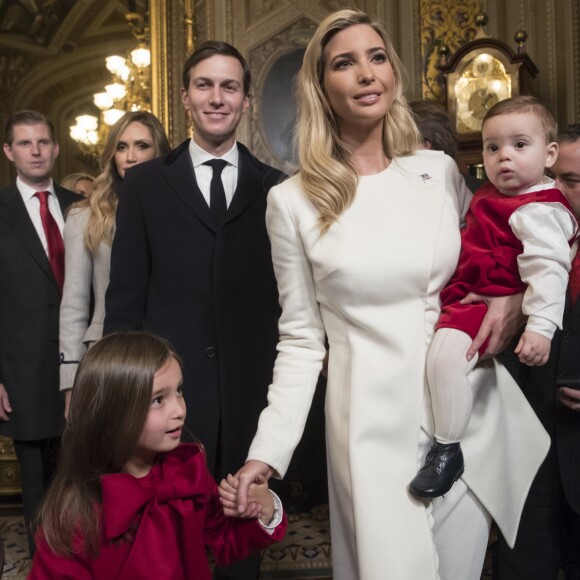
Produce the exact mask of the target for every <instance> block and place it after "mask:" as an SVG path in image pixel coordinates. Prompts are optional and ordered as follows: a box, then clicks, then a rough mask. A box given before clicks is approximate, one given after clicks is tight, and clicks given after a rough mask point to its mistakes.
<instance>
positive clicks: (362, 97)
mask: <svg viewBox="0 0 580 580" xmlns="http://www.w3.org/2000/svg"><path fill="white" fill-rule="evenodd" d="M402 75H403V69H402V65H401V63H400V60H399V59H398V57H397V55H396V53H395V52H394V49H393V47H392V45H391V43H390V41H389V40H388V38H387V37H386V35H385V33H384V31H383V30H382V28H381V27H380V25H378V24H377V23H376V22H374V21H372V20H371V19H370V18H369V17H368V16H367V15H365V14H364V13H362V12H359V11H355V10H342V11H339V12H337V13H334V14H332V15H330V16H329V17H327V18H326V19H325V20H324V21H323V22H322V23H321V24H320V25H319V27H318V29H317V31H316V32H315V33H314V36H313V38H312V40H311V42H310V44H309V46H308V48H307V50H306V53H305V56H304V63H303V67H302V70H301V72H300V77H299V82H298V94H299V121H298V146H299V159H300V173H299V174H298V175H296V176H294V177H292V178H291V179H289V180H287V181H285V182H284V183H282V184H280V185H278V186H277V187H274V188H272V190H271V191H270V194H269V198H268V211H267V225H268V231H269V234H270V239H271V243H272V256H273V261H274V267H275V272H276V278H277V280H278V286H279V293H280V301H281V305H282V308H283V313H282V317H281V319H280V343H279V345H278V358H277V360H276V365H275V369H274V378H273V384H272V385H271V387H270V390H269V394H268V407H267V408H266V409H265V410H264V411H263V412H262V415H261V417H260V421H259V426H258V432H257V434H256V437H255V439H254V441H253V443H252V446H251V448H250V452H249V456H248V463H246V465H245V466H244V467H243V468H242V469H241V470H240V471H239V472H238V476H239V490H238V496H237V498H236V501H237V506H236V507H237V509H238V510H239V511H242V512H243V511H244V510H245V509H246V507H247V496H246V490H247V486H248V485H249V484H250V482H251V481H253V480H254V479H255V477H256V476H257V474H259V473H261V474H263V475H266V476H271V475H273V474H274V475H276V476H283V475H284V473H285V471H286V469H287V467H288V463H289V461H290V458H291V456H292V453H293V450H294V448H295V446H296V444H297V442H298V441H299V439H300V437H301V434H302V430H303V427H304V423H305V420H306V416H307V413H308V409H309V406H310V403H311V400H312V396H313V392H314V388H315V385H316V379H317V377H318V374H319V372H320V369H321V367H322V362H323V359H324V356H325V335H326V336H327V337H328V343H329V362H328V387H327V396H326V430H327V433H326V435H327V448H328V473H329V492H330V493H329V495H330V518H331V537H332V553H333V573H334V578H335V580H356V579H362V580H380V579H383V578H392V579H396V580H417V579H420V580H435V579H436V578H441V579H442V580H472V579H473V580H476V579H479V578H480V574H481V569H482V566H483V559H484V555H485V549H486V545H487V540H488V534H489V526H490V521H491V517H494V518H495V519H496V521H497V522H498V525H499V526H500V528H501V529H502V531H503V532H504V535H506V537H509V538H510V541H511V542H512V543H513V541H514V539H515V533H516V530H517V526H518V522H519V517H520V513H521V508H522V505H523V502H524V499H525V496H526V494H527V491H528V488H529V485H530V483H531V481H532V479H533V476H534V474H535V472H536V470H537V468H538V467H539V465H540V463H541V462H542V460H543V457H544V455H545V453H546V451H547V448H548V444H549V442H548V437H547V435H546V434H545V432H544V431H543V429H542V427H541V425H540V424H539V422H538V421H537V420H536V418H535V416H534V414H533V412H532V411H531V409H530V408H529V406H528V405H527V403H526V401H525V399H524V398H523V396H522V395H521V393H520V391H519V390H518V388H517V385H516V384H515V383H514V382H513V380H512V379H511V377H510V376H509V374H508V373H507V372H506V371H505V369H504V368H503V367H502V366H501V365H500V364H499V363H496V362H495V361H494V360H488V361H486V362H484V363H481V364H480V365H479V367H478V368H476V370H475V371H473V373H472V387H473V389H474V400H475V401H476V402H475V409H476V410H475V412H474V414H473V416H472V419H471V422H470V426H469V430H468V435H467V437H466V441H465V446H464V448H465V455H469V458H468V459H467V461H466V465H467V467H466V470H465V474H464V476H463V478H462V479H461V480H460V481H458V482H457V483H456V485H455V486H454V487H453V489H452V490H451V492H450V493H449V494H447V495H446V496H445V497H444V498H438V499H436V500H434V501H433V502H429V503H423V502H421V501H419V500H417V499H415V498H413V497H412V496H411V495H410V494H409V492H408V489H407V485H408V482H409V481H410V478H411V479H412V477H413V476H414V474H415V472H416V469H417V467H418V464H419V463H420V462H421V460H422V459H423V458H424V457H425V454H426V452H427V448H428V447H429V445H430V436H431V433H432V417H431V415H430V411H429V404H428V400H427V397H428V393H427V390H426V386H425V355H426V352H427V347H428V344H429V342H430V340H431V337H432V334H433V328H434V325H435V322H436V321H437V317H438V314H439V292H440V290H441V289H442V288H443V286H444V285H445V283H446V281H447V280H448V279H449V278H450V276H451V275H452V274H453V271H454V269H455V266H456V263H457V259H458V256H459V251H460V236H459V227H460V222H461V219H462V216H463V214H464V212H465V211H466V209H467V206H468V203H469V198H470V192H469V191H468V190H467V188H466V186H465V183H464V181H463V179H462V178H461V176H460V175H459V173H458V170H457V166H456V165H455V163H454V162H453V161H452V160H451V159H450V158H449V157H447V156H445V155H444V154H443V153H441V152H432V151H419V150H418V149H419V143H420V136H419V134H418V131H417V129H416V127H415V124H414V122H413V120H412V117H411V115H410V113H409V109H408V106H407V104H406V101H405V99H404V97H403V96H402V93H403V86H402ZM500 300H503V301H504V302H502V303H501V304H500V303H498V302H496V303H495V304H492V305H491V306H490V310H492V309H495V308H497V307H498V306H497V305H498V304H500V305H503V304H505V303H506V302H505V301H506V299H500ZM512 300H513V299H512ZM518 300H521V297H519V299H515V305H514V302H513V301H512V302H510V304H511V305H512V306H511V307H510V308H509V310H511V311H512V312H517V310H518V308H519V302H518ZM488 315H489V316H490V315H491V313H488ZM500 318H501V317H500ZM489 327H490V324H489V320H487V321H486V322H485V323H484V328H485V329H489ZM513 331H515V329H513V330H512V332H513ZM508 334H509V333H508ZM506 338H507V336H506V337H504V340H505V339H506ZM495 344H496V345H497V337H496V338H495ZM478 346H479V345H476V346H475V349H477V347H478ZM472 348H473V347H472ZM232 505H235V504H234V503H233V501H232V502H231V504H230V505H227V506H226V507H229V508H231V507H232ZM506 533H507V534H506Z"/></svg>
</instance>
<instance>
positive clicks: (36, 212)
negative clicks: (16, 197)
mask: <svg viewBox="0 0 580 580" xmlns="http://www.w3.org/2000/svg"><path fill="white" fill-rule="evenodd" d="M16 187H17V188H18V191H19V192H20V195H21V196H22V201H24V205H25V207H26V211H27V212H28V215H29V216H30V221H32V225H33V226H34V229H35V230H36V233H37V234H38V237H39V239H40V241H41V242H42V247H43V248H44V251H45V252H46V255H47V256H48V243H47V241H46V234H45V233H44V228H43V226H42V219H41V218H40V200H39V199H38V197H36V195H35V194H36V192H37V191H48V192H50V195H49V196H48V198H47V199H48V210H49V211H50V213H51V214H52V217H53V218H54V220H55V221H56V223H57V225H58V229H59V230H60V234H61V235H62V231H63V228H64V217H63V215H62V211H61V210H60V204H59V203H58V199H57V197H56V194H55V192H54V183H53V181H52V179H51V180H50V184H49V186H48V187H47V188H46V189H35V188H33V187H30V185H27V184H26V183H24V181H22V180H21V179H20V177H17V178H16Z"/></svg>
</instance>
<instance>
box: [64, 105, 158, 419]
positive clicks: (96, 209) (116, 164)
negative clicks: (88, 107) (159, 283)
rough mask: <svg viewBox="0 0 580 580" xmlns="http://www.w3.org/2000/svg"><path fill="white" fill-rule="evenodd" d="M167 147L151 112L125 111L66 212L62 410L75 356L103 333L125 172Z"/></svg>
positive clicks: (75, 368) (69, 390)
mask: <svg viewBox="0 0 580 580" xmlns="http://www.w3.org/2000/svg"><path fill="white" fill-rule="evenodd" d="M168 151H169V143H168V140H167V136H166V134H165V131H164V129H163V127H162V126H161V123H160V122H159V120H158V119H157V117H155V115H153V114H151V113H148V112H146V111H136V112H131V113H127V114H126V115H124V116H123V117H121V119H119V121H117V123H115V125H114V126H113V127H112V128H111V131H110V133H109V136H108V137H107V141H106V143H105V147H104V149H103V153H102V156H101V168H102V173H101V174H100V175H99V176H98V177H97V179H96V180H95V183H94V191H93V194H92V195H91V196H90V197H89V198H88V199H87V200H85V201H82V202H80V203H79V204H77V206H76V207H74V208H73V209H72V210H71V211H70V212H69V215H68V217H67V221H66V225H65V228H64V245H65V280H64V289H63V296H62V302H61V306H60V329H59V333H60V353H61V355H60V358H61V366H60V388H61V390H63V391H65V396H66V410H65V416H66V415H67V414H68V406H69V402H70V394H71V389H72V387H73V382H74V377H75V375H76V371H77V368H78V364H79V360H80V358H81V357H82V355H83V354H84V353H85V351H86V349H87V348H88V347H89V346H90V345H91V344H92V343H93V342H95V341H97V340H98V339H99V338H101V336H102V334H103V320H104V317H105V292H106V290H107V286H108V284H109V266H110V261H111V243H112V241H113V235H114V231H115V213H116V211H117V200H118V195H119V191H120V189H121V184H122V182H123V178H124V177H125V172H126V171H127V169H129V168H130V167H132V166H133V165H136V164H138V163H141V162H143V161H148V160H150V159H153V158H155V157H158V156H160V155H165V154H166V153H167V152H168ZM91 290H92V296H93V303H92V304H91ZM91 306H92V308H91ZM91 311H92V314H91Z"/></svg>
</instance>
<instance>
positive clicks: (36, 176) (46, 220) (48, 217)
mask: <svg viewBox="0 0 580 580" xmlns="http://www.w3.org/2000/svg"><path fill="white" fill-rule="evenodd" d="M58 151H59V147H58V143H57V141H56V138H55V133H54V127H53V125H52V123H51V122H50V121H49V120H48V119H47V118H46V117H45V116H44V115H42V114H40V113H37V112H35V111H21V112H19V113H15V114H14V115H12V116H11V117H10V118H9V119H8V123H7V125H6V135H5V142H4V153H5V154H6V156H7V157H8V159H9V160H10V161H11V162H12V163H14V166H15V168H16V173H17V178H16V183H14V184H12V185H10V186H8V187H6V188H5V189H3V190H2V191H0V432H1V433H2V434H3V435H6V436H8V437H12V438H13V439H14V447H15V450H16V455H17V457H18V461H19V463H20V468H21V481H22V501H23V508H24V518H25V521H26V524H27V526H28V530H29V544H30V549H31V553H32V552H33V550H34V542H33V537H32V535H31V529H30V524H31V522H32V520H33V518H34V514H35V512H36V509H37V507H38V504H39V503H40V500H41V498H42V495H43V493H44V491H45V490H46V487H47V484H48V482H49V480H50V476H51V473H52V467H53V459H54V451H55V446H56V442H57V441H58V438H59V437H60V434H61V430H62V426H63V412H64V406H63V400H62V397H61V395H60V393H59V377H58V367H59V354H58V310H59V305H60V294H61V291H62V281H63V276H64V262H63V261H62V260H63V256H64V248H63V245H62V227H63V225H64V220H63V213H64V210H65V208H66V207H67V206H68V205H69V204H71V203H72V202H74V201H78V200H80V199H81V197H80V196H78V195H76V194H74V193H72V192H71V191H68V190H66V189H62V188H61V187H58V186H57V185H55V184H54V183H53V181H52V179H51V173H52V169H53V167H54V162H55V160H56V158H57V156H58ZM37 192H40V194H37Z"/></svg>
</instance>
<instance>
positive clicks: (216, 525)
mask: <svg viewBox="0 0 580 580" xmlns="http://www.w3.org/2000/svg"><path fill="white" fill-rule="evenodd" d="M208 477H211V476H210V475H209V474H208ZM212 483H213V487H214V489H215V493H214V494H213V496H212V498H211V501H210V503H209V505H208V512H207V519H206V527H205V541H206V544H207V546H208V547H209V548H210V549H211V551H212V554H213V556H214V559H215V561H216V564H217V565H218V566H226V565H228V564H231V563H232V562H237V561H239V560H244V559H246V558H247V557H248V556H250V555H251V554H254V553H256V552H259V551H260V550H262V549H263V548H267V547H268V546H270V545H271V544H273V543H275V542H279V541H280V540H281V539H282V538H283V537H284V535H285V534H286V529H287V527H288V520H287V518H286V514H283V516H282V521H281V522H280V523H279V524H278V525H277V526H276V528H275V530H274V532H273V533H272V534H269V533H268V532H267V531H266V530H264V528H263V527H262V526H261V525H260V523H259V522H258V520H255V519H244V518H232V517H227V516H225V515H224V513H223V510H222V506H221V503H220V501H219V494H218V491H217V487H216V485H215V482H213V480H212Z"/></svg>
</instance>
